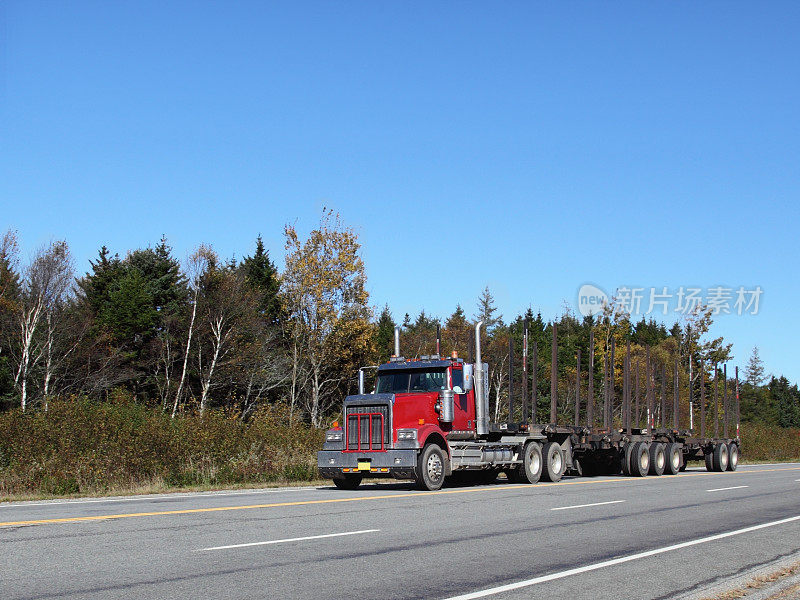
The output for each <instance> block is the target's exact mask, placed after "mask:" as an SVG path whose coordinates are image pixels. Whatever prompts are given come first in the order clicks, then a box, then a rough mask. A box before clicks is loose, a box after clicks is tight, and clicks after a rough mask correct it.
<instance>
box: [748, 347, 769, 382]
mask: <svg viewBox="0 0 800 600" xmlns="http://www.w3.org/2000/svg"><path fill="white" fill-rule="evenodd" d="M744 380H745V381H746V382H747V383H749V384H750V385H752V386H753V387H758V386H760V385H763V384H764V361H762V360H761V357H760V356H759V354H758V346H753V353H752V354H751V355H750V360H749V361H747V366H746V367H745V368H744Z"/></svg>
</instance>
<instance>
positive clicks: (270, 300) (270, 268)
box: [241, 235, 282, 325]
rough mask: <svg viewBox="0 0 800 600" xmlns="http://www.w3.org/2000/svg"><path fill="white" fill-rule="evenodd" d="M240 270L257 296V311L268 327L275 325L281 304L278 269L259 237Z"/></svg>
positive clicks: (279, 315)
mask: <svg viewBox="0 0 800 600" xmlns="http://www.w3.org/2000/svg"><path fill="white" fill-rule="evenodd" d="M241 269H242V270H243V271H244V275H245V278H246V280H247V282H248V283H249V284H250V285H251V286H252V287H253V289H255V290H256V292H257V293H258V295H259V310H260V312H261V314H262V315H263V318H264V320H265V322H266V323H267V324H268V325H277V324H278V323H279V322H280V320H281V312H282V311H281V302H280V298H279V297H278V292H279V289H280V283H279V281H278V269H276V268H275V264H274V263H273V262H272V260H270V258H269V252H267V251H266V250H265V249H264V240H262V239H261V236H260V235H259V236H258V237H257V238H256V251H255V254H253V256H247V257H245V259H244V260H243V261H242V264H241Z"/></svg>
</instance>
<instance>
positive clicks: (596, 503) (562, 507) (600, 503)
mask: <svg viewBox="0 0 800 600" xmlns="http://www.w3.org/2000/svg"><path fill="white" fill-rule="evenodd" d="M620 502H625V500H610V501H609V502H593V503H592V504H577V505H575V506H559V507H558V508H551V509H550V510H569V509H570V508H586V507H587V506H603V505H604V504H619V503H620Z"/></svg>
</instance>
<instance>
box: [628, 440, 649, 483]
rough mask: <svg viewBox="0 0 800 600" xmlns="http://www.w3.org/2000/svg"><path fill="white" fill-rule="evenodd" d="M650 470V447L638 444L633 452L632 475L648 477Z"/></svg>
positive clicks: (643, 443)
mask: <svg viewBox="0 0 800 600" xmlns="http://www.w3.org/2000/svg"><path fill="white" fill-rule="evenodd" d="M649 470H650V446H649V445H648V444H646V443H645V442H636V443H635V444H634V445H633V451H632V452H631V475H633V476H634V477H646V476H647V472H648V471H649Z"/></svg>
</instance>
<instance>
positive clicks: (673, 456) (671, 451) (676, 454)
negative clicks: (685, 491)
mask: <svg viewBox="0 0 800 600" xmlns="http://www.w3.org/2000/svg"><path fill="white" fill-rule="evenodd" d="M681 454H682V453H681V447H680V445H679V444H667V449H666V451H665V452H664V457H665V458H666V459H667V464H666V465H665V466H664V473H666V474H667V475H677V474H678V472H679V471H681V470H683V469H682V467H683V466H684V465H682V464H681V463H682V458H683V457H682V456H681Z"/></svg>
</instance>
